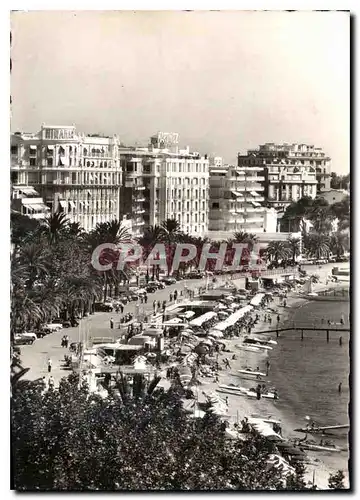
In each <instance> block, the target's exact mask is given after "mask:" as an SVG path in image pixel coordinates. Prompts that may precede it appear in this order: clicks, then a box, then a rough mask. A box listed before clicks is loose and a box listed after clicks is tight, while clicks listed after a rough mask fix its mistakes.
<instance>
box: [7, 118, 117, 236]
mask: <svg viewBox="0 0 360 500" xmlns="http://www.w3.org/2000/svg"><path fill="white" fill-rule="evenodd" d="M118 146H119V143H118V139H117V137H116V136H113V137H100V136H96V135H85V134H81V133H78V132H77V131H76V129H75V126H45V125H43V126H42V127H41V130H40V132H39V133H37V134H27V133H16V134H13V135H12V136H11V182H12V186H13V187H16V186H17V185H25V186H34V188H35V189H36V191H38V192H39V194H40V196H41V197H42V198H43V200H44V202H45V204H46V206H47V207H48V208H49V210H50V212H51V213H54V212H57V211H61V212H64V213H65V214H66V215H67V217H68V219H69V220H70V221H71V222H78V223H80V225H81V226H82V227H83V228H84V229H85V230H86V231H90V230H92V229H93V228H94V227H95V226H96V224H97V223H98V222H104V221H108V220H111V219H118V218H119V210H120V207H119V194H120V182H121V166H120V162H119V157H118Z"/></svg>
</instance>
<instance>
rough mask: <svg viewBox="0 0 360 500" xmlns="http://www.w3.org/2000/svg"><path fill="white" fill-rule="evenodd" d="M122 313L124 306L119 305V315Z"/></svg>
mask: <svg viewBox="0 0 360 500" xmlns="http://www.w3.org/2000/svg"><path fill="white" fill-rule="evenodd" d="M123 312H124V306H123V305H122V304H120V314H122V313H123Z"/></svg>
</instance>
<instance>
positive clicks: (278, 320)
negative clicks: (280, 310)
mask: <svg viewBox="0 0 360 500" xmlns="http://www.w3.org/2000/svg"><path fill="white" fill-rule="evenodd" d="M276 319H277V322H278V323H280V314H278V315H277V318H276Z"/></svg>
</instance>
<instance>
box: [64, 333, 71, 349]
mask: <svg viewBox="0 0 360 500" xmlns="http://www.w3.org/2000/svg"><path fill="white" fill-rule="evenodd" d="M69 342H70V339H69V335H65V347H66V349H67V348H68V347H69Z"/></svg>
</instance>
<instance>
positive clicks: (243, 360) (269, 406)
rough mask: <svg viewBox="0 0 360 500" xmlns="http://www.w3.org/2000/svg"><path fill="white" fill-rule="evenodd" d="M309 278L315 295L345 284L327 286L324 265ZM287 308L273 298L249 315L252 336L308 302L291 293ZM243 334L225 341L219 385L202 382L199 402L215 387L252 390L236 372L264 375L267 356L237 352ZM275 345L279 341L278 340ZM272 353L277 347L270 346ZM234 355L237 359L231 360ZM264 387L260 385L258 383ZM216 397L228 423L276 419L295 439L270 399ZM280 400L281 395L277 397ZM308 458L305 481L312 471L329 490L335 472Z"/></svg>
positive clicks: (268, 379) (313, 456) (290, 426)
mask: <svg viewBox="0 0 360 500" xmlns="http://www.w3.org/2000/svg"><path fill="white" fill-rule="evenodd" d="M307 267H309V269H307V272H308V274H317V275H319V277H320V280H319V282H318V283H317V284H315V285H314V287H313V290H314V291H315V292H317V291H320V290H324V289H330V288H338V287H339V288H340V287H344V285H345V286H346V285H347V284H346V283H344V282H338V283H333V282H331V283H327V284H326V280H327V276H328V275H329V274H330V273H331V269H332V267H334V266H333V265H332V264H327V265H324V266H321V267H320V268H318V267H316V268H315V266H307ZM342 267H343V268H346V267H348V263H345V265H343V266H342ZM286 301H287V304H286V307H283V300H282V299H280V298H279V297H275V296H274V297H273V301H272V302H271V303H270V304H269V306H268V307H266V308H261V309H260V310H254V311H252V315H253V317H254V318H255V316H256V313H258V314H259V316H260V320H259V321H258V322H257V324H256V325H255V327H254V328H253V329H252V334H255V333H257V332H260V331H266V330H271V329H275V328H276V326H277V325H278V326H279V327H280V328H281V326H282V325H283V324H284V323H286V321H288V320H289V318H291V316H292V313H293V312H294V310H295V309H296V308H298V307H301V306H303V305H304V304H305V303H306V302H307V300H306V298H304V297H301V296H299V291H298V290H297V291H292V292H289V293H288V294H287V299H286ZM265 313H267V314H268V315H270V316H271V318H272V321H271V324H269V322H268V321H266V322H265V321H264V316H265ZM278 315H279V316H280V322H279V323H277V316H278ZM244 336H245V334H244V333H242V334H241V336H240V337H237V338H234V339H231V340H227V341H226V344H227V349H228V350H229V351H231V352H221V353H220V354H219V358H218V362H219V365H220V367H221V370H220V371H219V374H218V378H219V381H218V383H217V382H216V381H215V380H213V378H201V379H200V381H201V385H200V386H199V387H198V399H199V401H203V400H204V396H203V394H202V391H206V392H208V391H216V389H217V388H218V384H222V385H238V386H242V387H247V388H251V387H255V386H256V385H257V382H256V380H254V381H252V380H247V379H243V378H241V377H240V376H239V375H240V374H239V373H238V370H240V369H244V368H251V369H253V370H254V369H256V368H257V367H259V369H260V371H262V372H266V362H267V360H268V352H267V351H264V352H250V351H244V350H241V349H239V348H237V345H239V344H241V342H242V339H243V338H244ZM267 336H268V337H271V338H273V339H274V340H276V333H272V334H271V333H270V334H268V335H267ZM278 341H281V340H279V339H278ZM273 347H274V349H276V348H277V346H273ZM234 354H235V356H236V359H232V357H233V355H234ZM225 358H227V359H228V360H229V362H230V366H231V369H230V370H229V369H225V367H224V364H223V360H224V359H225ZM261 383H263V382H261ZM266 385H267V387H272V385H271V365H270V368H269V375H268V377H266ZM218 394H219V396H220V397H221V398H222V399H223V400H227V402H228V420H229V422H230V423H235V422H240V421H241V420H242V419H243V418H244V417H250V416H259V417H264V418H269V417H271V418H275V419H277V420H280V421H281V427H282V433H283V436H284V437H285V438H287V437H290V436H291V437H292V436H293V435H294V433H293V429H294V425H293V422H292V421H290V420H288V419H287V418H286V417H285V415H284V414H283V412H281V410H280V409H278V408H277V406H276V401H274V400H269V399H264V398H262V399H260V400H259V401H258V400H257V399H256V398H248V397H244V396H235V395H232V394H225V393H218ZM280 398H281V394H280ZM307 455H308V457H309V464H307V473H306V479H307V480H308V481H310V482H311V483H312V482H313V477H314V470H315V484H317V486H318V488H319V489H327V488H328V477H329V474H330V473H334V472H336V471H337V469H331V468H330V467H329V466H327V465H326V464H324V462H322V461H321V459H320V458H319V454H316V453H311V452H308V453H307ZM344 472H345V474H346V481H347V482H348V471H344Z"/></svg>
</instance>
